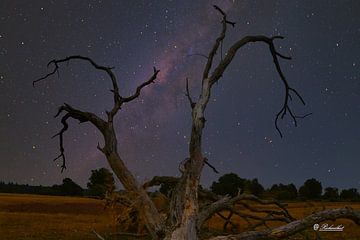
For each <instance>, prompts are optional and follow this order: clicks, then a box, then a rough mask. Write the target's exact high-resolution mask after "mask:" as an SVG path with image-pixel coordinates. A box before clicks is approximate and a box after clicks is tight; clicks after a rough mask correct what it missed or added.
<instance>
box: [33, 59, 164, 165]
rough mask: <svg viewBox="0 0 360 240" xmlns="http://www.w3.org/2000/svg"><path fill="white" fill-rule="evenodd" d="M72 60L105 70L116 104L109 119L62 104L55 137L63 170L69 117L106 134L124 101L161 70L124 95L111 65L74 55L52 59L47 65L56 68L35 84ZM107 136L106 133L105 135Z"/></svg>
mask: <svg viewBox="0 0 360 240" xmlns="http://www.w3.org/2000/svg"><path fill="white" fill-rule="evenodd" d="M71 60H82V61H86V62H88V63H90V64H91V65H92V66H93V67H94V68H95V69H97V70H100V71H103V72H105V73H106V74H107V75H108V76H109V78H110V80H111V83H112V87H113V89H111V90H110V91H111V92H112V93H113V95H114V106H113V108H112V109H111V111H106V113H107V116H108V119H107V121H105V120H103V119H101V118H100V117H99V116H97V115H96V114H95V113H92V112H84V111H81V110H78V109H75V108H73V107H71V106H70V105H69V104H66V103H64V105H62V106H61V107H60V108H59V110H58V112H57V114H56V115H55V117H58V116H59V115H60V114H61V113H62V112H66V114H65V115H64V116H63V117H62V119H61V123H62V124H63V128H62V129H61V130H60V132H59V133H57V134H55V135H54V136H53V138H54V137H57V136H58V137H59V141H60V154H59V155H58V156H57V157H56V158H55V159H54V160H57V159H59V158H61V159H62V165H61V171H64V169H66V158H65V154H64V151H65V150H64V138H63V136H64V133H65V132H66V131H67V130H68V127H69V125H68V123H67V120H68V119H69V118H73V119H76V120H78V121H79V122H80V123H83V122H90V123H92V124H93V125H94V126H95V127H96V128H97V129H99V130H100V132H102V133H103V135H104V134H105V130H106V129H110V128H111V124H112V121H113V118H114V116H115V115H116V113H117V112H118V111H119V109H120V108H121V106H122V104H123V103H127V102H130V101H132V100H134V99H136V98H138V97H139V96H140V93H141V90H142V89H143V88H144V87H146V86H147V85H149V84H151V83H154V81H155V79H156V78H157V75H158V73H159V72H160V70H158V69H156V68H155V67H154V72H153V74H152V76H151V77H150V78H149V79H148V80H147V81H145V82H143V83H142V84H140V85H139V86H138V87H137V88H136V91H135V93H134V94H133V95H131V96H129V97H122V96H121V95H120V93H119V87H118V83H117V79H116V77H115V74H114V73H113V71H112V69H113V68H111V67H105V66H102V65H99V64H97V63H96V62H95V61H94V60H92V59H91V58H89V57H84V56H80V55H73V56H69V57H66V58H63V59H59V60H56V59H54V60H51V61H50V62H49V63H48V64H47V66H48V67H49V66H50V65H53V66H54V69H53V70H52V71H51V72H50V73H47V74H46V75H44V76H43V77H40V78H38V79H37V80H35V81H33V86H35V84H37V83H38V82H40V81H43V80H45V79H47V78H49V77H50V76H52V75H54V74H56V73H59V68H60V64H61V63H69V62H70V61H71ZM104 136H105V135H104ZM98 149H100V150H102V151H103V149H102V148H100V147H99V146H98Z"/></svg>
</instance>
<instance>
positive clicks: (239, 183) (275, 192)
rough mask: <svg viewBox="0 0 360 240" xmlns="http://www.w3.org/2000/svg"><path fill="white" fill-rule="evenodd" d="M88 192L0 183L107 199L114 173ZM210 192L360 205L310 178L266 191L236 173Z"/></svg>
mask: <svg viewBox="0 0 360 240" xmlns="http://www.w3.org/2000/svg"><path fill="white" fill-rule="evenodd" d="M87 187H88V188H87V189H83V188H82V187H80V186H79V185H78V184H77V183H75V182H74V181H73V180H71V179H70V178H65V179H64V180H63V182H62V184H61V185H53V186H51V187H48V186H30V185H28V184H17V183H4V182H1V181H0V193H27V194H42V195H55V196H97V197H100V198H103V197H105V195H106V194H107V193H112V192H114V191H115V181H114V178H113V175H112V173H111V172H110V171H109V170H107V169H105V168H101V169H98V170H92V171H91V176H90V178H89V182H88V184H87ZM173 189H174V183H173V182H172V183H169V184H162V185H161V186H160V189H159V191H160V192H161V193H163V194H165V195H167V196H169V197H170V194H171V192H172V190H173ZM210 190H211V191H212V192H213V193H215V194H218V195H230V196H235V195H236V194H238V193H249V194H254V195H256V196H259V197H261V198H265V199H277V200H283V201H302V200H326V201H360V194H359V192H358V190H357V189H356V188H349V189H342V190H341V191H339V189H338V188H335V187H327V188H325V189H323V187H322V184H321V182H320V181H318V180H316V179H314V178H311V179H308V180H306V181H305V182H304V184H303V185H302V186H301V187H299V189H297V188H296V186H295V185H294V184H281V183H280V184H274V185H272V186H271V187H270V188H268V189H266V188H264V187H263V186H262V185H261V184H260V183H259V182H258V180H257V179H256V178H255V179H252V180H250V179H245V178H240V177H239V176H238V175H237V174H235V173H228V174H224V175H223V176H221V177H220V178H219V179H218V181H214V182H213V183H212V185H211V186H210Z"/></svg>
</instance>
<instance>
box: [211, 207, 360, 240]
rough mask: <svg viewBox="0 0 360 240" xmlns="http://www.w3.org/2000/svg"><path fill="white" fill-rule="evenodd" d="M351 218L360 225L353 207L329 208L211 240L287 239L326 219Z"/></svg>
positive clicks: (359, 217) (357, 214) (359, 214)
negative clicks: (278, 223) (275, 226)
mask: <svg viewBox="0 0 360 240" xmlns="http://www.w3.org/2000/svg"><path fill="white" fill-rule="evenodd" d="M336 219H349V220H352V221H353V222H354V223H356V224H357V225H360V212H359V211H356V210H354V209H352V208H349V207H345V208H338V209H328V210H324V211H321V212H317V213H313V214H311V215H309V216H307V217H305V218H304V219H301V220H297V221H292V222H290V223H288V224H286V225H283V226H280V227H277V228H275V229H268V230H264V231H248V232H244V233H241V234H235V235H227V236H217V237H212V238H210V239H209V240H260V239H263V240H265V239H267V240H275V239H286V238H288V237H290V236H292V235H294V234H296V233H299V232H301V231H304V230H306V229H307V228H309V227H312V226H313V225H314V224H315V223H321V222H324V221H326V220H336Z"/></svg>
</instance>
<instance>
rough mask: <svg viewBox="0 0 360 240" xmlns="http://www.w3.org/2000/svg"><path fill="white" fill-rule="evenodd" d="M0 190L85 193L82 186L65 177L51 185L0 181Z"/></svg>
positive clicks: (64, 194)
mask: <svg viewBox="0 0 360 240" xmlns="http://www.w3.org/2000/svg"><path fill="white" fill-rule="evenodd" d="M0 192H2V193H23V194H25V193H26V194H40V195H54V196H82V195H84V194H85V193H86V190H84V189H83V188H82V187H80V186H79V185H78V184H76V183H75V182H74V181H72V180H71V179H70V178H65V179H64V180H63V183H62V184H61V185H53V186H51V187H50V186H41V185H40V186H30V185H28V184H17V183H12V182H10V183H5V182H0Z"/></svg>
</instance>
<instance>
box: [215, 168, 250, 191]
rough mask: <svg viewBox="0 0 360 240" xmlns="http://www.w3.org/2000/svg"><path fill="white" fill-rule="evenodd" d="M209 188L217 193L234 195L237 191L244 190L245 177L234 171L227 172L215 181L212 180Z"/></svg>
mask: <svg viewBox="0 0 360 240" xmlns="http://www.w3.org/2000/svg"><path fill="white" fill-rule="evenodd" d="M210 189H211V191H212V192H213V193H215V194H218V195H223V196H225V195H230V196H236V195H237V194H238V193H239V191H244V189H245V179H242V178H240V177H239V176H238V175H237V174H235V173H227V174H224V175H223V176H221V177H220V178H219V179H218V181H217V182H213V183H212V185H211V187H210Z"/></svg>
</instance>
